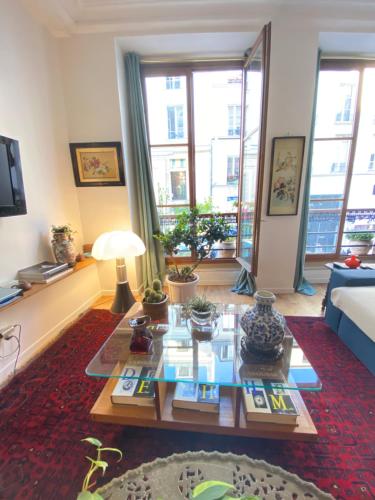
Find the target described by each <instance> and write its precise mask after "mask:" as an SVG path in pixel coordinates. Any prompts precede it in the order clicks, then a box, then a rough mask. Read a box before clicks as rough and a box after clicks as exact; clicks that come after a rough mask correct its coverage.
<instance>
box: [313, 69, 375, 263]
mask: <svg viewBox="0 0 375 500" xmlns="http://www.w3.org/2000/svg"><path fill="white" fill-rule="evenodd" d="M374 86H375V67H374V66H372V67H371V66H370V65H368V64H366V63H365V62H363V63H361V64H360V63H357V64H356V65H355V66H353V65H352V66H349V65H347V67H346V68H345V69H343V67H342V66H341V68H340V69H339V68H337V69H336V67H335V65H334V63H332V62H331V63H330V65H328V62H326V63H325V61H324V60H323V62H322V67H321V71H320V76H319V87H318V100H317V110H316V117H315V130H314V148H313V160H312V177H311V188H310V208H309V222H308V235H307V248H306V253H307V257H308V258H310V259H312V258H318V259H319V258H322V257H324V258H325V259H327V256H330V258H332V259H338V258H339V257H340V256H345V255H348V254H352V253H356V254H360V255H365V254H367V253H370V252H371V251H372V249H371V244H368V245H367V246H366V245H363V244H359V243H358V241H357V240H358V238H357V240H356V239H355V238H354V239H353V238H352V236H353V233H360V232H370V233H374V236H375V195H374V193H373V186H374V183H375V153H373V137H374V135H375V123H374V120H373V117H374V112H375V100H374V98H373V90H372V89H373V88H374ZM360 87H361V88H360ZM360 96H361V97H360ZM360 98H361V102H359V99H360ZM359 109H360V110H361V111H360V113H359ZM355 123H356V124H357V125H356V126H355Z"/></svg>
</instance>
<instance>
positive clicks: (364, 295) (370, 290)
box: [331, 286, 375, 342]
mask: <svg viewBox="0 0 375 500" xmlns="http://www.w3.org/2000/svg"><path fill="white" fill-rule="evenodd" d="M331 300H332V304H333V305H334V306H336V307H337V308H338V309H340V310H341V311H342V312H343V313H345V314H346V316H347V317H348V318H349V319H351V320H352V321H353V323H355V324H356V325H357V326H358V328H360V329H361V330H362V331H363V333H365V334H366V335H367V336H368V337H370V339H371V340H373V341H374V342H375V286H358V287H351V286H343V287H339V288H334V289H333V290H332V293H331Z"/></svg>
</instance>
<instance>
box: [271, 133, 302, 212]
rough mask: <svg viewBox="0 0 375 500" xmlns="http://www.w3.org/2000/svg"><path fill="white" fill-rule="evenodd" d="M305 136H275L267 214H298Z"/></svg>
mask: <svg viewBox="0 0 375 500" xmlns="http://www.w3.org/2000/svg"><path fill="white" fill-rule="evenodd" d="M304 150H305V137H303V136H296V137H290V136H288V137H274V138H273V140H272V156H271V177H270V183H269V193H268V210H267V215H297V211H298V201H299V191H300V187H301V174H302V163H303V153H304Z"/></svg>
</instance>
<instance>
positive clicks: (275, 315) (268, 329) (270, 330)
mask: <svg viewBox="0 0 375 500" xmlns="http://www.w3.org/2000/svg"><path fill="white" fill-rule="evenodd" d="M254 298H255V301H256V303H255V306H254V307H253V308H252V309H248V310H247V311H246V312H245V314H244V315H243V316H242V318H241V321H240V324H241V327H242V329H243V331H244V332H245V333H246V336H244V337H242V339H241V347H242V350H241V355H242V357H243V359H244V360H246V357H247V354H248V353H250V354H253V355H256V356H257V357H260V358H264V359H278V358H280V356H281V355H282V353H283V347H282V341H283V339H284V334H285V326H286V323H285V318H284V316H283V315H282V314H280V313H279V312H278V311H276V310H275V309H274V308H273V307H272V304H273V303H274V302H275V301H276V297H275V295H274V294H273V293H272V292H267V291H266V290H259V291H258V292H255V295H254Z"/></svg>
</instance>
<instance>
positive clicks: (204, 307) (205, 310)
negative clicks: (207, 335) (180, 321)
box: [187, 295, 216, 325]
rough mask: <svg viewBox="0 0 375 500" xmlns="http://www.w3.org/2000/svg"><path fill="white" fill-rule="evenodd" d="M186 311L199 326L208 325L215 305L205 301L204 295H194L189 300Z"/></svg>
mask: <svg viewBox="0 0 375 500" xmlns="http://www.w3.org/2000/svg"><path fill="white" fill-rule="evenodd" d="M187 309H188V311H189V313H190V315H191V318H192V319H193V320H194V321H195V322H196V323H198V324H200V325H203V324H205V323H209V322H210V321H211V319H212V316H213V315H214V314H215V312H216V306H215V304H213V303H212V302H210V301H209V300H207V298H206V297H205V296H204V295H201V296H200V295H196V296H195V297H193V298H192V299H191V300H189V302H188V305H187Z"/></svg>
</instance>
